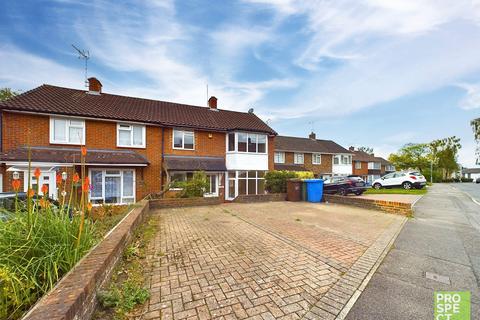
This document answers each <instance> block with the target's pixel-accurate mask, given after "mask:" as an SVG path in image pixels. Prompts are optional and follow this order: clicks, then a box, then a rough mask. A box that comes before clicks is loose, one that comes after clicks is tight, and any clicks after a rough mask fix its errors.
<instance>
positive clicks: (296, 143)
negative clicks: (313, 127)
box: [274, 132, 352, 178]
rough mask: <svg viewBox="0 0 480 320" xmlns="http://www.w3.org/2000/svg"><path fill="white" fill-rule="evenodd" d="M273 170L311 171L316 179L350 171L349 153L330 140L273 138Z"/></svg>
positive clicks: (340, 174) (312, 134)
mask: <svg viewBox="0 0 480 320" xmlns="http://www.w3.org/2000/svg"><path fill="white" fill-rule="evenodd" d="M274 162H275V170H291V171H311V172H313V174H314V175H315V177H317V178H328V177H331V176H346V175H350V174H352V153H351V152H350V151H348V150H347V149H345V148H343V147H342V146H340V145H339V144H337V143H335V142H333V141H331V140H320V139H317V138H316V135H315V133H313V132H312V133H311V134H310V135H309V137H308V138H299V137H288V136H277V137H275V155H274Z"/></svg>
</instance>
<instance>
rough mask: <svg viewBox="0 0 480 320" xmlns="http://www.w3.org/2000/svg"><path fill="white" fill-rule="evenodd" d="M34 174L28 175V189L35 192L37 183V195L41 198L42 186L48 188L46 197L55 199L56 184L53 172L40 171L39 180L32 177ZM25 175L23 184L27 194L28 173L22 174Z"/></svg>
mask: <svg viewBox="0 0 480 320" xmlns="http://www.w3.org/2000/svg"><path fill="white" fill-rule="evenodd" d="M33 174H34V172H33V171H32V172H31V173H30V187H31V188H32V189H33V190H35V192H37V183H39V186H38V194H39V195H41V196H43V192H42V186H43V185H46V186H48V196H49V197H50V198H52V199H57V182H56V180H55V171H41V173H40V178H39V179H38V180H39V181H37V179H36V178H35V177H34V175H33ZM24 175H25V179H24V181H25V183H24V190H25V192H27V190H28V180H27V179H28V178H27V177H28V171H25V172H24Z"/></svg>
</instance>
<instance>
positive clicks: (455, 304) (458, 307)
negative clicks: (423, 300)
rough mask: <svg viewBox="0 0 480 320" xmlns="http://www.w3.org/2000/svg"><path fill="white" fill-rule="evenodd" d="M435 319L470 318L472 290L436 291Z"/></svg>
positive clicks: (462, 319) (455, 319) (468, 319)
mask: <svg viewBox="0 0 480 320" xmlns="http://www.w3.org/2000/svg"><path fill="white" fill-rule="evenodd" d="M433 299H434V301H435V305H434V310H435V320H470V291H436V292H435V293H434V294H433Z"/></svg>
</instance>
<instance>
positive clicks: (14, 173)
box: [13, 171, 20, 180]
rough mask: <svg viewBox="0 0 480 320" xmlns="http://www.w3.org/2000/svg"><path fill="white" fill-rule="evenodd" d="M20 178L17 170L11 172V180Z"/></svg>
mask: <svg viewBox="0 0 480 320" xmlns="http://www.w3.org/2000/svg"><path fill="white" fill-rule="evenodd" d="M18 179H20V173H18V171H14V172H13V180H18Z"/></svg>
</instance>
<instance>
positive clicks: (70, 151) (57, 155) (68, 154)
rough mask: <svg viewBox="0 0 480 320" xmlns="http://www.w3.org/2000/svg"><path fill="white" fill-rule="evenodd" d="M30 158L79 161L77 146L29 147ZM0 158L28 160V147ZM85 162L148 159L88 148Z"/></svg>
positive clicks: (135, 162) (129, 162)
mask: <svg viewBox="0 0 480 320" xmlns="http://www.w3.org/2000/svg"><path fill="white" fill-rule="evenodd" d="M30 151H31V156H30V159H31V161H32V162H47V163H65V164H67V163H78V164H79V163H80V149H79V148H64V147H58V148H56V147H31V148H30ZM0 160H1V161H3V162H8V161H21V162H24V161H25V162H26V161H28V160H29V159H28V149H27V148H26V147H20V148H17V149H13V150H10V151H8V152H5V153H2V154H0ZM85 163H86V164H126V165H148V160H147V159H146V158H145V157H144V156H142V155H140V154H138V153H136V152H134V151H130V150H102V149H88V150H87V155H86V158H85Z"/></svg>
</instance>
